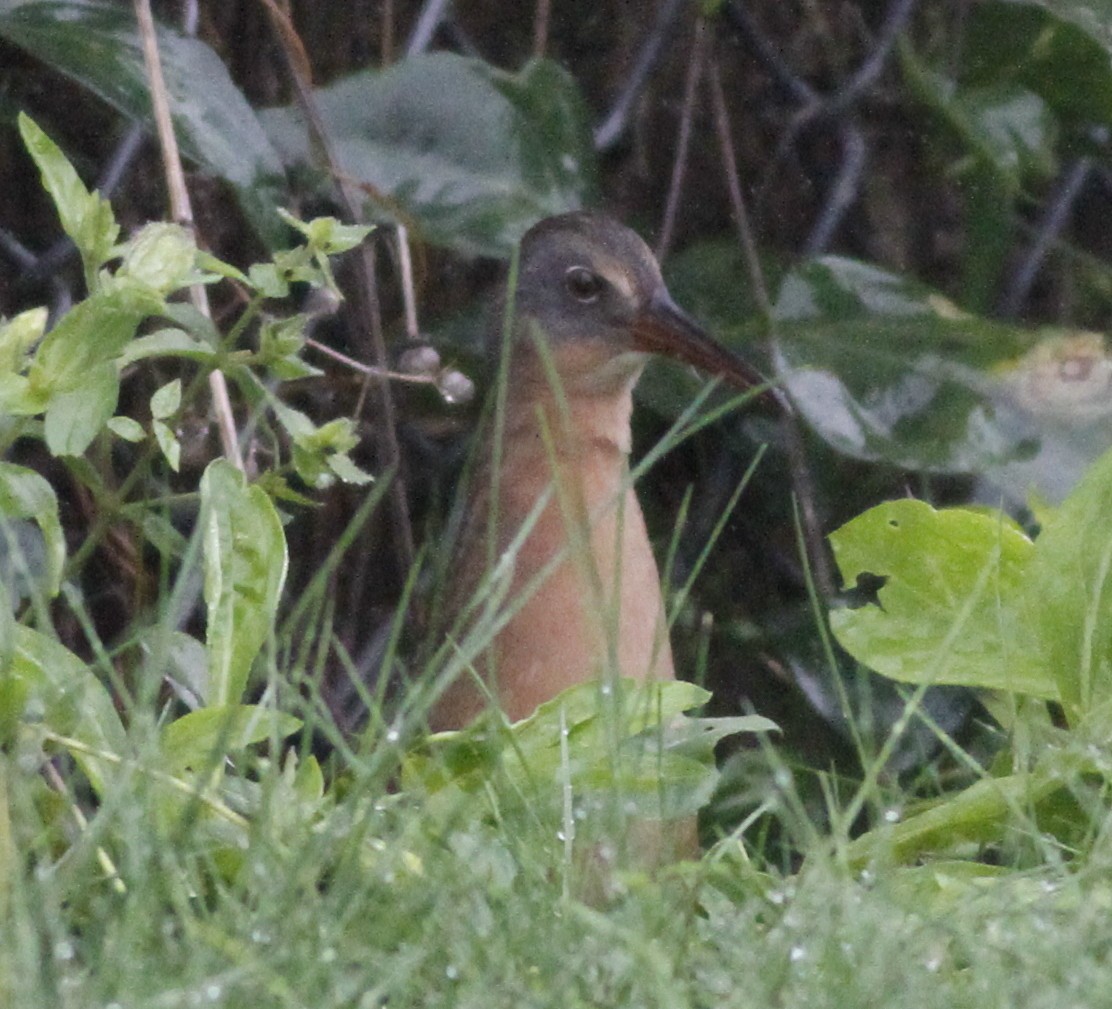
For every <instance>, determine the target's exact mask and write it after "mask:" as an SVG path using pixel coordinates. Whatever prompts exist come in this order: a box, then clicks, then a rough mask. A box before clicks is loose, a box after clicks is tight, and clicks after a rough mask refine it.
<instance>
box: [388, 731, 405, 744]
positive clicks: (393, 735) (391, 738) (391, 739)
mask: <svg viewBox="0 0 1112 1009" xmlns="http://www.w3.org/2000/svg"><path fill="white" fill-rule="evenodd" d="M401 738H402V734H401V733H400V732H399V731H398V730H397V729H390V730H389V731H388V732H387V733H386V741H387V742H388V743H396V742H397V741H398V740H399V739H401Z"/></svg>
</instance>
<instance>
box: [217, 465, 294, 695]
mask: <svg viewBox="0 0 1112 1009" xmlns="http://www.w3.org/2000/svg"><path fill="white" fill-rule="evenodd" d="M201 527H202V529H203V530H204V568H205V604H206V606H207V607H208V627H207V632H206V646H207V649H208V656H209V677H208V696H207V697H206V702H207V703H208V704H209V705H211V706H213V707H223V706H225V705H228V704H236V703H238V701H239V699H240V697H241V696H242V695H243V690H244V688H245V687H246V685H247V677H248V675H249V674H250V672H251V665H252V663H253V662H254V661H255V658H256V656H257V655H258V654H259V650H260V649H261V648H262V645H263V643H264V642H265V641H266V639H267V636H268V635H269V634H270V632H271V629H272V626H273V622H274V615H275V612H276V611H277V608H278V598H279V596H280V595H281V592H282V584H283V582H284V581H285V577H286V568H287V563H288V557H287V550H286V537H285V534H284V532H283V531H282V523H281V521H280V520H279V518H278V513H277V512H276V511H275V510H274V505H273V504H272V503H271V500H270V498H268V497H267V496H266V494H265V492H264V491H262V490H261V489H260V488H259V487H252V486H249V485H248V483H247V479H246V477H245V476H244V475H243V474H242V473H241V472H240V471H239V470H237V469H236V468H235V467H234V466H232V465H231V463H228V462H225V461H224V460H222V459H218V460H216V461H215V462H212V463H210V464H209V466H208V468H207V469H206V470H205V473H204V476H203V477H202V478H201Z"/></svg>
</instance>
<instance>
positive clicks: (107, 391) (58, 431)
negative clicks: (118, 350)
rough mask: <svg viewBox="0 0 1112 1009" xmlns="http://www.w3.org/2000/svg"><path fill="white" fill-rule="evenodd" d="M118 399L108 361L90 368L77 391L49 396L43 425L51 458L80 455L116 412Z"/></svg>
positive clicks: (113, 368)
mask: <svg viewBox="0 0 1112 1009" xmlns="http://www.w3.org/2000/svg"><path fill="white" fill-rule="evenodd" d="M119 396H120V379H119V375H118V374H117V372H116V366H115V364H113V363H112V362H111V361H106V362H103V363H101V364H98V365H96V366H94V367H92V368H90V369H89V370H88V371H87V372H86V373H85V381H84V382H83V383H81V384H80V385H79V386H77V387H76V388H74V389H71V390H69V391H68V392H59V393H56V394H55V395H53V396H51V397H50V404H49V405H48V406H47V408H46V423H45V425H44V432H45V434H46V446H47V448H49V449H50V451H51V452H53V453H54V455H83V454H84V452H85V449H87V448H88V447H89V445H90V444H91V443H92V440H93V439H94V438H95V437H96V436H97V434H98V433H99V432H100V430H101V428H102V427H104V425H105V424H107V423H108V421H109V419H110V418H111V417H112V414H114V413H115V412H116V403H117V401H118V400H119Z"/></svg>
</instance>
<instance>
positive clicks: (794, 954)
mask: <svg viewBox="0 0 1112 1009" xmlns="http://www.w3.org/2000/svg"><path fill="white" fill-rule="evenodd" d="M788 955H789V956H790V957H791V961H792V963H799V961H800V960H802V959H803V958H804V957H805V956H806V955H807V950H806V949H804V948H803V947H802V946H793V947H792V951H791V953H789V954H788Z"/></svg>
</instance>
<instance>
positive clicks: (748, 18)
mask: <svg viewBox="0 0 1112 1009" xmlns="http://www.w3.org/2000/svg"><path fill="white" fill-rule="evenodd" d="M723 12H724V13H725V15H726V17H727V18H728V19H729V20H730V22H731V23H732V24H733V25H734V27H735V28H737V30H738V32H739V33H740V34H741V37H742V39H744V41H745V42H747V43H748V45H749V48H750V49H751V50H752V52H753V55H754V56H756V57H757V59H758V60H760V61H761V64H762V65H763V66H764V68H765V69H766V70H767V71H768V72H769V73H770V74H771V75H772V79H773V80H774V81H775V82H776V84H777V85H779V87H780V90H781V91H783V92H784V93H785V95H786V96H787V97H788V98H790V99H791V101H793V102H794V103H795V104H797V105H805V104H808V103H810V102H813V101H815V100H816V99H817V97H818V94H817V92H816V91H815V89H814V88H812V87H811V85H810V84H808V83H807V82H806V81H805V80H803V78H802V77H800V76H798V75H797V74H796V73H795V71H794V70H792V68H791V67H790V66H789V65H788V63H787V62H786V61H785V60H784V58H783V57H782V56H781V55H780V53H779V51H778V50H777V48H776V47H775V46H774V45H773V44H772V43H771V42H770V41H769V40H768V37H767V36H766V35H765V34H764V32H762V31H761V29H760V26H759V25H758V24H757V22H756V20H755V19H754V17H753V15H752V14H751V13H750V11H749V4H748V3H743V2H742V0H732V2H731V3H728V4H726V5H725V7H724V8H723Z"/></svg>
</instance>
